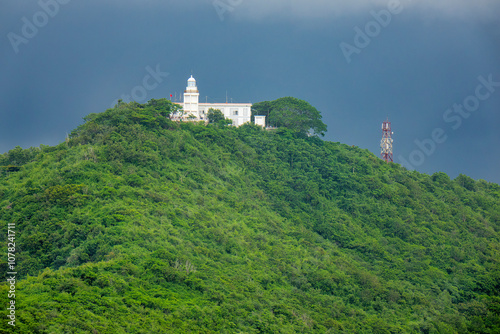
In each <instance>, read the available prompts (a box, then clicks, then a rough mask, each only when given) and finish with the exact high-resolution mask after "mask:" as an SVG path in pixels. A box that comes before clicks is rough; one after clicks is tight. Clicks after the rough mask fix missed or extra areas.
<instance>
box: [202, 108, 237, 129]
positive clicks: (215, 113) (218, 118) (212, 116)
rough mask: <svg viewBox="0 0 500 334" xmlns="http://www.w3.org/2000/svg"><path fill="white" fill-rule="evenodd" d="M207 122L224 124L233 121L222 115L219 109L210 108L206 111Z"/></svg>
mask: <svg viewBox="0 0 500 334" xmlns="http://www.w3.org/2000/svg"><path fill="white" fill-rule="evenodd" d="M207 118H208V122H209V123H212V124H217V125H219V126H226V125H230V124H232V123H233V121H232V120H230V119H227V118H225V117H224V114H223V113H222V111H220V110H219V109H213V108H210V109H209V110H208V113H207Z"/></svg>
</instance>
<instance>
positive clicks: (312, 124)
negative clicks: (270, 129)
mask: <svg viewBox="0 0 500 334" xmlns="http://www.w3.org/2000/svg"><path fill="white" fill-rule="evenodd" d="M252 115H253V116H255V115H267V116H268V117H267V119H268V121H267V122H268V124H269V125H273V126H278V127H286V128H288V129H291V130H294V131H297V132H299V133H301V134H304V135H307V134H311V133H313V134H316V135H321V136H324V135H325V132H326V129H327V127H326V124H325V123H323V122H322V121H321V118H322V116H321V113H320V112H319V111H318V110H317V109H316V108H314V107H313V106H312V105H310V104H309V103H308V102H306V101H304V100H300V99H297V98H294V97H283V98H280V99H277V100H275V101H264V102H260V103H256V104H254V105H253V106H252Z"/></svg>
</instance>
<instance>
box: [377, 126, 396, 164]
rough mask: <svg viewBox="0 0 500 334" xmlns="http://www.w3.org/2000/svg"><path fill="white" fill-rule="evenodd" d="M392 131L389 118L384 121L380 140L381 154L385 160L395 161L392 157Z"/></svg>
mask: <svg viewBox="0 0 500 334" xmlns="http://www.w3.org/2000/svg"><path fill="white" fill-rule="evenodd" d="M393 133H394V132H392V130H391V122H389V118H387V120H386V121H385V122H384V123H382V140H381V141H380V149H381V151H380V155H381V156H382V159H383V160H385V162H389V161H390V162H393V161H394V160H393V159H392V134H393Z"/></svg>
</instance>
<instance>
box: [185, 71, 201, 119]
mask: <svg viewBox="0 0 500 334" xmlns="http://www.w3.org/2000/svg"><path fill="white" fill-rule="evenodd" d="M199 100H200V92H199V91H198V87H196V80H195V78H193V76H191V78H189V79H188V85H187V87H186V90H185V91H184V106H183V107H184V108H183V109H184V117H185V118H187V117H189V116H190V115H193V116H194V117H196V118H195V120H199V119H200V115H199V108H198V104H199Z"/></svg>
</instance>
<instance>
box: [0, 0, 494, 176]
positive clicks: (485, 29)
mask: <svg viewBox="0 0 500 334" xmlns="http://www.w3.org/2000/svg"><path fill="white" fill-rule="evenodd" d="M49 3H53V2H51V1H49V0H46V1H44V2H43V4H49ZM352 3H356V5H353V4H352ZM390 3H391V1H356V2H353V1H326V0H313V1H292V0H288V1H285V0H283V1H281V0H277V1H264V0H253V1H250V0H242V1H241V0H220V1H219V0H217V1H212V0H207V1H205V0H192V1H175V2H174V1H159V0H149V1H131V0H125V1H118V0H114V1H106V2H102V1H99V2H98V1H86V2H82V1H76V0H72V1H62V0H61V1H60V3H59V8H58V10H57V13H55V11H56V9H55V7H54V6H53V7H52V14H54V15H48V14H47V22H46V23H45V24H42V23H44V22H43V20H44V17H43V15H42V14H39V13H40V12H41V11H45V10H44V9H43V6H45V5H42V6H41V5H40V3H39V2H37V1H31V2H28V1H7V2H4V3H3V4H2V6H3V7H2V11H1V12H0V22H1V25H0V36H1V40H0V69H1V73H2V76H1V77H0V91H1V92H2V93H1V94H2V95H1V99H0V117H1V118H0V132H1V133H0V151H2V152H5V151H7V150H9V149H11V148H13V147H14V146H16V145H21V146H23V147H29V146H38V145H39V144H42V143H43V144H57V143H59V142H61V141H62V140H64V137H65V135H66V133H67V132H70V131H71V130H72V129H73V128H75V127H76V126H77V125H78V124H80V123H81V118H82V117H83V116H85V115H87V114H89V113H92V112H101V111H104V110H105V109H106V108H109V106H110V105H111V104H112V103H113V101H115V100H116V99H118V98H120V97H121V96H122V95H129V96H132V95H134V96H135V97H136V98H143V99H149V98H159V97H166V96H169V95H170V94H176V93H177V94H180V93H181V92H182V91H183V90H184V88H185V85H186V80H187V78H188V77H189V75H190V74H191V72H192V73H193V74H194V76H195V77H196V79H197V81H198V86H199V89H200V99H201V100H205V99H208V100H209V101H214V100H217V101H222V100H224V99H225V94H226V91H228V94H229V96H230V98H233V99H234V101H235V102H236V101H241V102H247V101H250V102H258V101H262V100H268V99H276V98H279V97H282V96H296V97H298V98H302V99H305V100H307V101H309V102H310V103H311V104H313V105H314V106H316V107H317V108H318V109H319V110H321V111H322V113H323V116H324V120H325V122H326V123H327V124H328V127H329V132H328V134H327V137H326V139H327V140H332V141H340V142H345V143H347V144H349V145H357V146H360V147H363V148H368V149H369V150H370V151H372V152H374V153H375V154H377V155H378V153H379V148H378V143H379V140H380V137H381V133H380V123H381V121H382V120H384V119H385V117H386V116H389V117H390V118H391V120H392V121H393V127H394V131H395V156H396V157H397V156H400V155H401V156H403V157H405V158H406V159H409V157H410V154H411V153H412V152H414V151H415V150H416V149H419V146H418V145H417V144H416V143H415V141H417V142H422V141H425V140H426V139H428V138H432V131H433V130H434V129H436V128H442V129H444V130H446V135H447V140H446V141H445V142H444V143H439V144H437V145H436V148H435V150H434V151H433V152H432V154H430V155H428V156H427V155H425V159H424V162H423V163H422V164H421V165H419V166H415V167H416V169H417V170H419V171H423V172H427V173H433V172H435V171H445V172H447V173H449V174H450V175H451V176H452V177H454V176H456V175H458V173H466V174H469V175H471V176H472V177H474V178H484V179H487V180H489V181H495V182H497V183H498V182H500V175H499V172H498V170H499V163H500V161H499V157H500V145H499V144H500V143H499V137H498V133H499V131H498V126H499V123H500V112H499V110H500V108H499V106H500V90H498V91H496V92H494V93H492V94H491V96H490V97H489V98H488V99H486V100H484V101H481V105H480V106H479V107H478V109H477V110H475V111H474V112H473V113H471V115H470V116H469V117H468V118H463V123H462V124H461V126H460V128H459V129H456V130H454V129H452V128H451V127H450V125H452V124H453V123H447V122H446V121H445V120H444V119H443V115H444V114H445V112H446V110H447V109H449V108H451V107H452V106H453V105H454V104H455V103H459V104H460V103H463V101H464V100H465V99H466V98H467V97H468V96H469V95H471V94H474V90H475V88H476V86H477V84H478V77H479V76H483V77H487V76H488V75H490V74H491V75H492V76H493V78H494V80H496V81H500V63H499V59H500V50H499V45H500V28H499V27H500V25H499V24H498V22H497V20H496V18H498V14H499V13H500V11H499V10H498V8H499V7H498V5H497V4H496V2H495V1H475V2H474V3H473V4H469V3H470V2H468V1H465V0H458V1H457V0H453V1H451V0H450V1H430V0H429V1H427V0H425V1H419V2H417V1H401V3H400V5H401V6H402V8H404V10H401V11H399V12H398V13H397V14H392V15H391V20H390V23H388V24H386V25H385V26H383V25H382V24H380V23H379V25H380V27H379V31H376V30H375V31H372V32H371V37H370V36H368V37H369V43H365V44H366V45H364V44H359V42H360V41H361V40H362V37H360V36H357V34H358V33H357V31H362V33H364V34H366V30H365V29H366V27H367V25H368V27H370V22H374V21H376V20H375V17H374V15H373V13H372V12H375V13H381V11H383V10H387V8H388V6H389V4H390ZM45 12H47V11H45ZM37 15H38V16H37ZM35 20H38V21H37V23H38V25H39V26H40V27H36V28H37V32H36V33H35V32H34V31H31V34H30V35H29V37H25V36H24V35H23V29H24V30H25V31H24V32H28V33H29V32H30V31H29V27H24V25H28V24H27V23H26V21H28V22H29V23H31V24H34V22H35ZM373 27H375V28H376V26H374V25H373V24H372V28H373ZM374 32H376V34H374ZM9 33H14V34H16V35H18V36H20V37H22V38H25V39H26V40H27V43H25V42H24V41H23V42H19V40H18V42H19V43H20V44H18V52H16V50H15V48H14V47H13V45H12V42H11V40H9V37H8V34H9ZM11 37H12V35H11ZM356 42H358V44H356ZM365 42H366V41H365ZM342 43H346V44H349V45H351V46H353V47H354V48H356V49H357V50H358V52H354V53H352V54H351V56H350V57H351V62H349V63H348V62H347V61H346V55H345V54H344V52H343V51H342V48H341V47H340V46H341V45H342ZM157 67H158V70H157ZM151 70H154V71H159V72H160V73H168V75H162V76H160V79H161V81H160V80H157V81H156V82H153V81H147V82H148V83H149V85H145V84H144V79H145V77H146V76H148V75H151V74H150V72H151ZM153 86H154V88H153ZM143 92H146V96H144V97H143V96H141V95H140V94H139V93H143ZM134 93H135V94H134Z"/></svg>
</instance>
